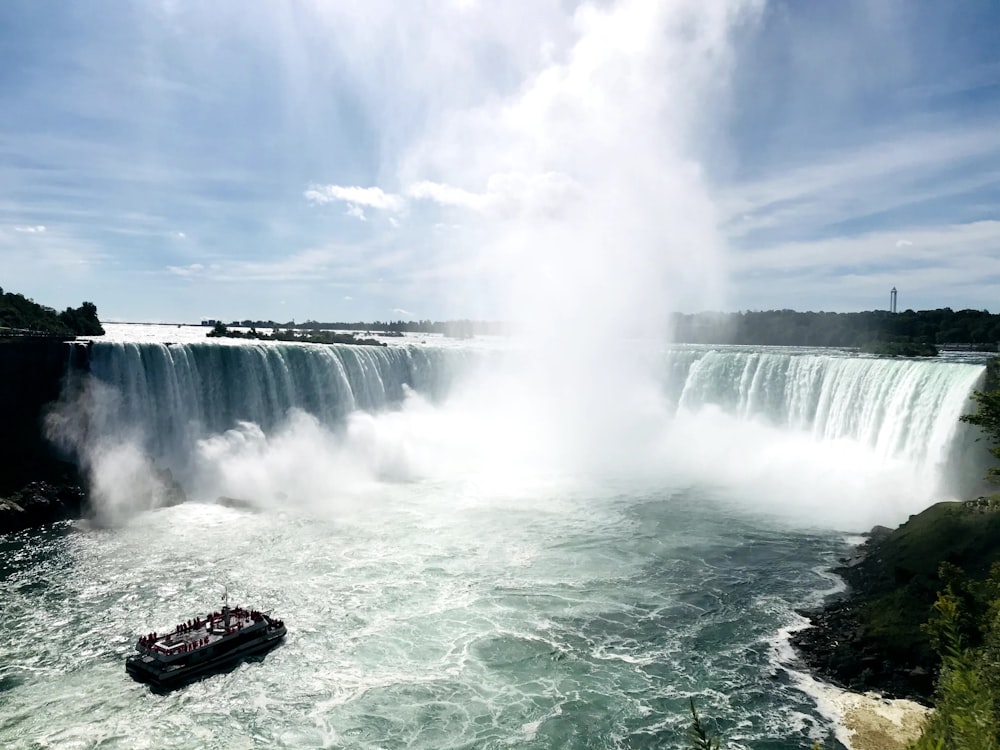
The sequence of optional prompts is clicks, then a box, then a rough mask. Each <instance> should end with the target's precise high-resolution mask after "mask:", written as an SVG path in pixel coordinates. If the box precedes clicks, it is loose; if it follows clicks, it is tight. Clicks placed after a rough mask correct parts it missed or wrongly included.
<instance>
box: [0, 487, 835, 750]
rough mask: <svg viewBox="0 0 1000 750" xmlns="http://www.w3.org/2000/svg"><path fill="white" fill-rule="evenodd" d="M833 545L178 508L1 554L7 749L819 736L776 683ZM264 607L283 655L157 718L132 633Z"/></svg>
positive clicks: (603, 507)
mask: <svg viewBox="0 0 1000 750" xmlns="http://www.w3.org/2000/svg"><path fill="white" fill-rule="evenodd" d="M843 548H844V543H843V540H842V537H840V536H839V535H836V534H817V533H806V532H801V531H794V530H791V529H789V528H784V527H781V526H780V525H776V524H775V523H768V522H767V520H766V519H753V518H751V517H747V516H742V515H739V514H734V513H733V512H731V509H728V510H727V508H725V507H723V506H720V505H719V503H718V502H716V501H714V500H713V498H712V497H711V495H709V494H706V493H703V492H699V491H697V490H694V489H688V490H685V491H680V492H676V493H669V492H664V493H663V494H662V495H659V496H639V495H633V494H628V493H623V494H616V493H614V492H613V491H612V490H611V488H608V489H607V491H605V492H596V493H595V494H593V495H590V496H579V495H578V496H553V495H551V494H546V493H545V491H544V489H543V488H538V489H537V491H535V492H532V493H526V494H525V496H523V497H507V498H497V497H486V496H483V495H481V494H479V493H477V491H476V490H475V489H474V488H470V487H463V486H461V485H458V486H455V485H452V486H442V485H433V486H417V487H397V488H393V489H391V490H389V491H387V492H385V493H383V494H382V495H381V496H380V497H378V498H377V499H376V498H371V499H370V501H369V502H367V503H365V504H364V506H363V507H357V508H352V509H350V510H348V511H345V512H344V514H343V516H342V517H340V518H336V519H329V520H321V521H318V520H317V519H315V518H312V517H306V516H296V515H293V514H285V513H255V512H250V511H245V510H237V509H230V508H224V507H220V506H215V505H206V504H195V503H189V504H185V505H182V506H178V507H174V508H169V509H160V510H155V511H151V512H147V513H144V514H142V515H140V516H138V517H136V518H134V519H133V520H132V521H131V522H129V523H128V524H127V525H125V526H123V527H120V528H115V529H107V530H104V529H95V528H88V527H87V526H86V525H85V524H81V523H76V524H68V525H62V526H59V527H56V528H53V529H49V530H45V531H35V532H26V533H23V534H19V535H16V536H13V537H8V538H5V539H4V540H3V545H2V547H0V560H2V568H0V570H2V580H3V584H2V585H3V589H2V601H3V603H4V620H5V623H4V624H5V637H4V639H3V640H2V642H0V663H2V665H3V667H2V671H0V674H2V681H0V690H2V691H3V692H0V745H2V746H4V747H32V746H42V747H59V748H69V747H80V748H84V747H87V748H89V747H121V748H133V747H136V748H138V747H148V748H168V747H178V748H180V747H184V748H187V747H192V746H205V747H223V746H225V747H254V746H259V747H364V748H402V747H416V748H446V747H448V748H451V747H455V748H457V747H467V748H477V747H496V748H500V747H523V748H549V747H566V748H584V747H587V748H608V747H629V748H647V747H648V748H654V747H655V748H664V747H668V748H669V747H682V746H684V734H683V733H684V729H685V727H686V725H687V722H686V718H685V717H686V712H687V710H688V708H687V700H688V698H689V697H691V696H694V697H695V698H696V699H697V702H698V705H699V707H700V708H701V710H702V712H703V713H704V714H705V715H706V716H709V717H713V718H715V719H717V721H718V726H719V728H720V729H721V730H722V732H723V734H724V735H725V737H726V738H727V746H728V747H756V748H764V747H773V748H793V747H808V745H809V739H810V738H816V737H825V736H826V732H827V728H828V727H827V722H826V721H825V720H824V719H823V718H822V717H820V716H819V715H818V714H817V713H816V711H815V709H814V707H813V703H812V700H811V699H810V698H809V696H807V695H805V694H804V693H801V692H799V691H798V690H796V689H795V688H794V687H793V686H792V685H791V684H790V682H789V680H788V679H787V675H786V674H785V673H784V671H783V670H782V669H781V668H779V666H778V665H777V664H776V661H775V653H774V647H773V640H774V638H775V635H776V633H777V632H778V630H779V629H780V628H781V627H783V626H787V625H789V624H790V623H792V622H794V621H795V620H796V617H795V615H794V614H793V612H792V610H793V608H794V607H796V606H802V605H805V604H809V603H815V602H816V601H817V592H818V591H820V590H822V589H825V588H828V587H829V585H830V584H829V581H828V580H827V579H825V578H824V577H823V576H822V575H821V570H822V569H823V568H824V567H827V566H829V565H830V564H831V563H832V562H833V560H834V558H835V556H836V555H837V554H838V553H840V552H841V551H842V550H843ZM224 585H228V587H229V590H230V591H231V592H233V594H235V595H236V596H237V597H238V599H239V601H241V602H244V603H245V604H247V605H248V606H259V607H265V608H273V609H274V611H275V613H277V614H278V615H279V616H281V617H282V618H284V620H285V621H286V623H288V625H289V635H288V638H287V641H286V643H285V644H284V645H283V646H281V647H280V648H278V649H277V650H276V651H274V652H272V653H270V654H269V655H267V656H266V658H265V659H264V660H263V661H261V662H259V663H250V664H244V665H242V666H240V667H239V668H237V669H235V670H234V671H232V672H230V673H227V674H223V675H218V676H214V677H211V678H210V679H206V680H203V681H201V682H199V683H196V684H194V685H192V686H189V687H187V688H185V689H182V690H180V691H176V692H174V693H172V694H169V695H166V696H161V695H156V694H153V693H151V692H150V691H149V690H148V688H146V687H143V686H141V685H139V684H137V683H134V682H132V681H131V680H130V679H128V678H127V677H126V675H125V672H124V657H125V656H126V655H127V653H128V652H129V649H130V648H131V646H132V645H133V644H134V640H135V638H136V637H137V635H138V634H139V633H144V632H147V631H148V630H159V631H165V630H167V629H168V627H169V626H170V625H172V624H173V623H174V622H175V621H177V620H178V619H179V618H180V619H186V618H187V617H189V616H193V615H195V614H197V613H199V612H200V611H201V610H202V609H207V608H214V607H217V604H218V599H219V596H220V594H221V592H222V588H223V586H224Z"/></svg>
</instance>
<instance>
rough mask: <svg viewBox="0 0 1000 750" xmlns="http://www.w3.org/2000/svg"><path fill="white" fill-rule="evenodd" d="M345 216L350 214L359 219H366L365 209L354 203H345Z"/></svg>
mask: <svg viewBox="0 0 1000 750" xmlns="http://www.w3.org/2000/svg"><path fill="white" fill-rule="evenodd" d="M344 214H345V215H346V216H352V217H354V218H355V219H359V220H360V221H368V219H367V218H366V217H365V210H364V209H363V208H361V206H358V205H355V204H353V203H348V204H347V209H346V210H345V211H344Z"/></svg>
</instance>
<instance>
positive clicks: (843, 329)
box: [671, 307, 1000, 351]
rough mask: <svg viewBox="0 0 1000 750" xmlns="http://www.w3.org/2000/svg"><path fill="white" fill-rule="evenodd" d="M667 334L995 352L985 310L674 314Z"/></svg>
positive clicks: (996, 335)
mask: <svg viewBox="0 0 1000 750" xmlns="http://www.w3.org/2000/svg"><path fill="white" fill-rule="evenodd" d="M671 322H672V324H673V336H674V340H675V341H676V342H677V343H686V344H746V345H763V346H838V347H862V348H864V347H867V346H871V345H872V344H873V343H874V342H916V343H923V344H932V345H936V346H938V347H940V346H942V345H956V346H961V347H968V348H977V349H984V350H990V351H995V350H996V345H997V342H998V341H1000V315H993V314H991V313H990V312H989V311H987V310H957V311H956V310H952V309H951V308H950V307H944V308H939V309H936V310H920V311H914V310H906V311H904V312H900V313H891V312H889V311H887V310H869V311H867V312H852V313H835V312H796V311H795V310H762V311H750V310H747V311H744V312H735V313H716V312H703V313H696V314H693V315H686V314H683V313H676V314H674V315H673V317H672V321H671Z"/></svg>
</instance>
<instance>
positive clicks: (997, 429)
mask: <svg viewBox="0 0 1000 750" xmlns="http://www.w3.org/2000/svg"><path fill="white" fill-rule="evenodd" d="M972 398H973V400H974V401H975V402H976V404H977V406H978V408H977V409H976V411H975V412H973V413H972V414H963V415H962V416H961V417H960V419H961V420H962V421H963V422H966V423H968V424H972V425H975V426H976V427H978V428H979V429H981V430H982V431H983V432H984V433H986V437H988V438H989V440H990V442H992V443H993V447H992V448H990V449H989V450H990V453H991V454H993V456H994V457H995V458H997V459H1000V390H992V391H975V392H973V394H972ZM986 478H987V479H988V480H989V481H991V482H995V483H998V484H1000V467H996V466H993V467H991V468H990V469H989V470H988V471H987V472H986Z"/></svg>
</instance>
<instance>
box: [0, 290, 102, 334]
mask: <svg viewBox="0 0 1000 750" xmlns="http://www.w3.org/2000/svg"><path fill="white" fill-rule="evenodd" d="M4 329H6V330H4ZM11 334H16V335H38V336H102V335H104V327H103V326H102V325H101V321H100V320H99V319H98V317H97V306H96V305H95V304H94V303H93V302H84V303H83V304H81V305H80V306H79V307H67V308H66V309H65V310H63V311H62V312H56V311H55V310H54V309H53V308H51V307H46V306H45V305H39V304H38V303H37V302H35V301H34V300H31V299H28V298H27V297H25V296H24V295H22V294H14V293H11V292H6V293H5V292H4V290H3V289H2V288H0V335H11Z"/></svg>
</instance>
